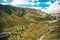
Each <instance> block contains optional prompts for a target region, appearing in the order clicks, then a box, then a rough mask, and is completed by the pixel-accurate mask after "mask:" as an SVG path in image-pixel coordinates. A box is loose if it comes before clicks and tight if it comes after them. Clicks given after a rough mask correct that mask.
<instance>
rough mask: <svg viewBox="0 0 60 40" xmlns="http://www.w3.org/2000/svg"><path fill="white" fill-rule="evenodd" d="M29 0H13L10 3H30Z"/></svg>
mask: <svg viewBox="0 0 60 40" xmlns="http://www.w3.org/2000/svg"><path fill="white" fill-rule="evenodd" d="M28 3H29V2H28V0H13V1H12V2H11V3H10V4H11V5H19V4H28Z"/></svg>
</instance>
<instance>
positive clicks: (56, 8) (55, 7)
mask: <svg viewBox="0 0 60 40" xmlns="http://www.w3.org/2000/svg"><path fill="white" fill-rule="evenodd" d="M59 2H60V1H59V0H57V1H56V2H54V3H53V4H51V5H50V6H49V7H48V8H47V9H46V10H44V11H45V12H47V13H60V5H59Z"/></svg>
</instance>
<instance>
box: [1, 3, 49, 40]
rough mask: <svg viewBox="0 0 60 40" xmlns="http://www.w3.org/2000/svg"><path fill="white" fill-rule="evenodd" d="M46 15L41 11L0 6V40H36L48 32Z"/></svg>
mask: <svg viewBox="0 0 60 40" xmlns="http://www.w3.org/2000/svg"><path fill="white" fill-rule="evenodd" d="M46 15H47V14H46V13H44V12H42V11H41V10H35V9H29V8H21V7H14V6H10V5H1V4H0V40H19V39H20V40H25V39H26V40H30V39H31V40H33V39H35V40H37V39H38V38H39V37H40V36H41V35H43V34H44V33H46V32H47V31H48V30H49V27H48V26H47V25H46V24H47V23H48V22H47V20H46V19H45V16H46ZM42 30H44V31H42ZM31 35H32V36H31ZM17 37H19V38H17Z"/></svg>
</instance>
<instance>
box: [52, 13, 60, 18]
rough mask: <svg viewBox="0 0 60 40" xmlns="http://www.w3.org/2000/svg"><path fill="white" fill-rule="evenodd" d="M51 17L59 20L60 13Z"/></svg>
mask: <svg viewBox="0 0 60 40" xmlns="http://www.w3.org/2000/svg"><path fill="white" fill-rule="evenodd" d="M52 16H53V17H55V18H56V19H60V13H55V14H52Z"/></svg>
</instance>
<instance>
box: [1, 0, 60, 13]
mask: <svg viewBox="0 0 60 40" xmlns="http://www.w3.org/2000/svg"><path fill="white" fill-rule="evenodd" d="M0 4H3V5H12V6H17V7H26V8H33V9H38V10H42V11H44V12H46V13H60V0H0Z"/></svg>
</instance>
